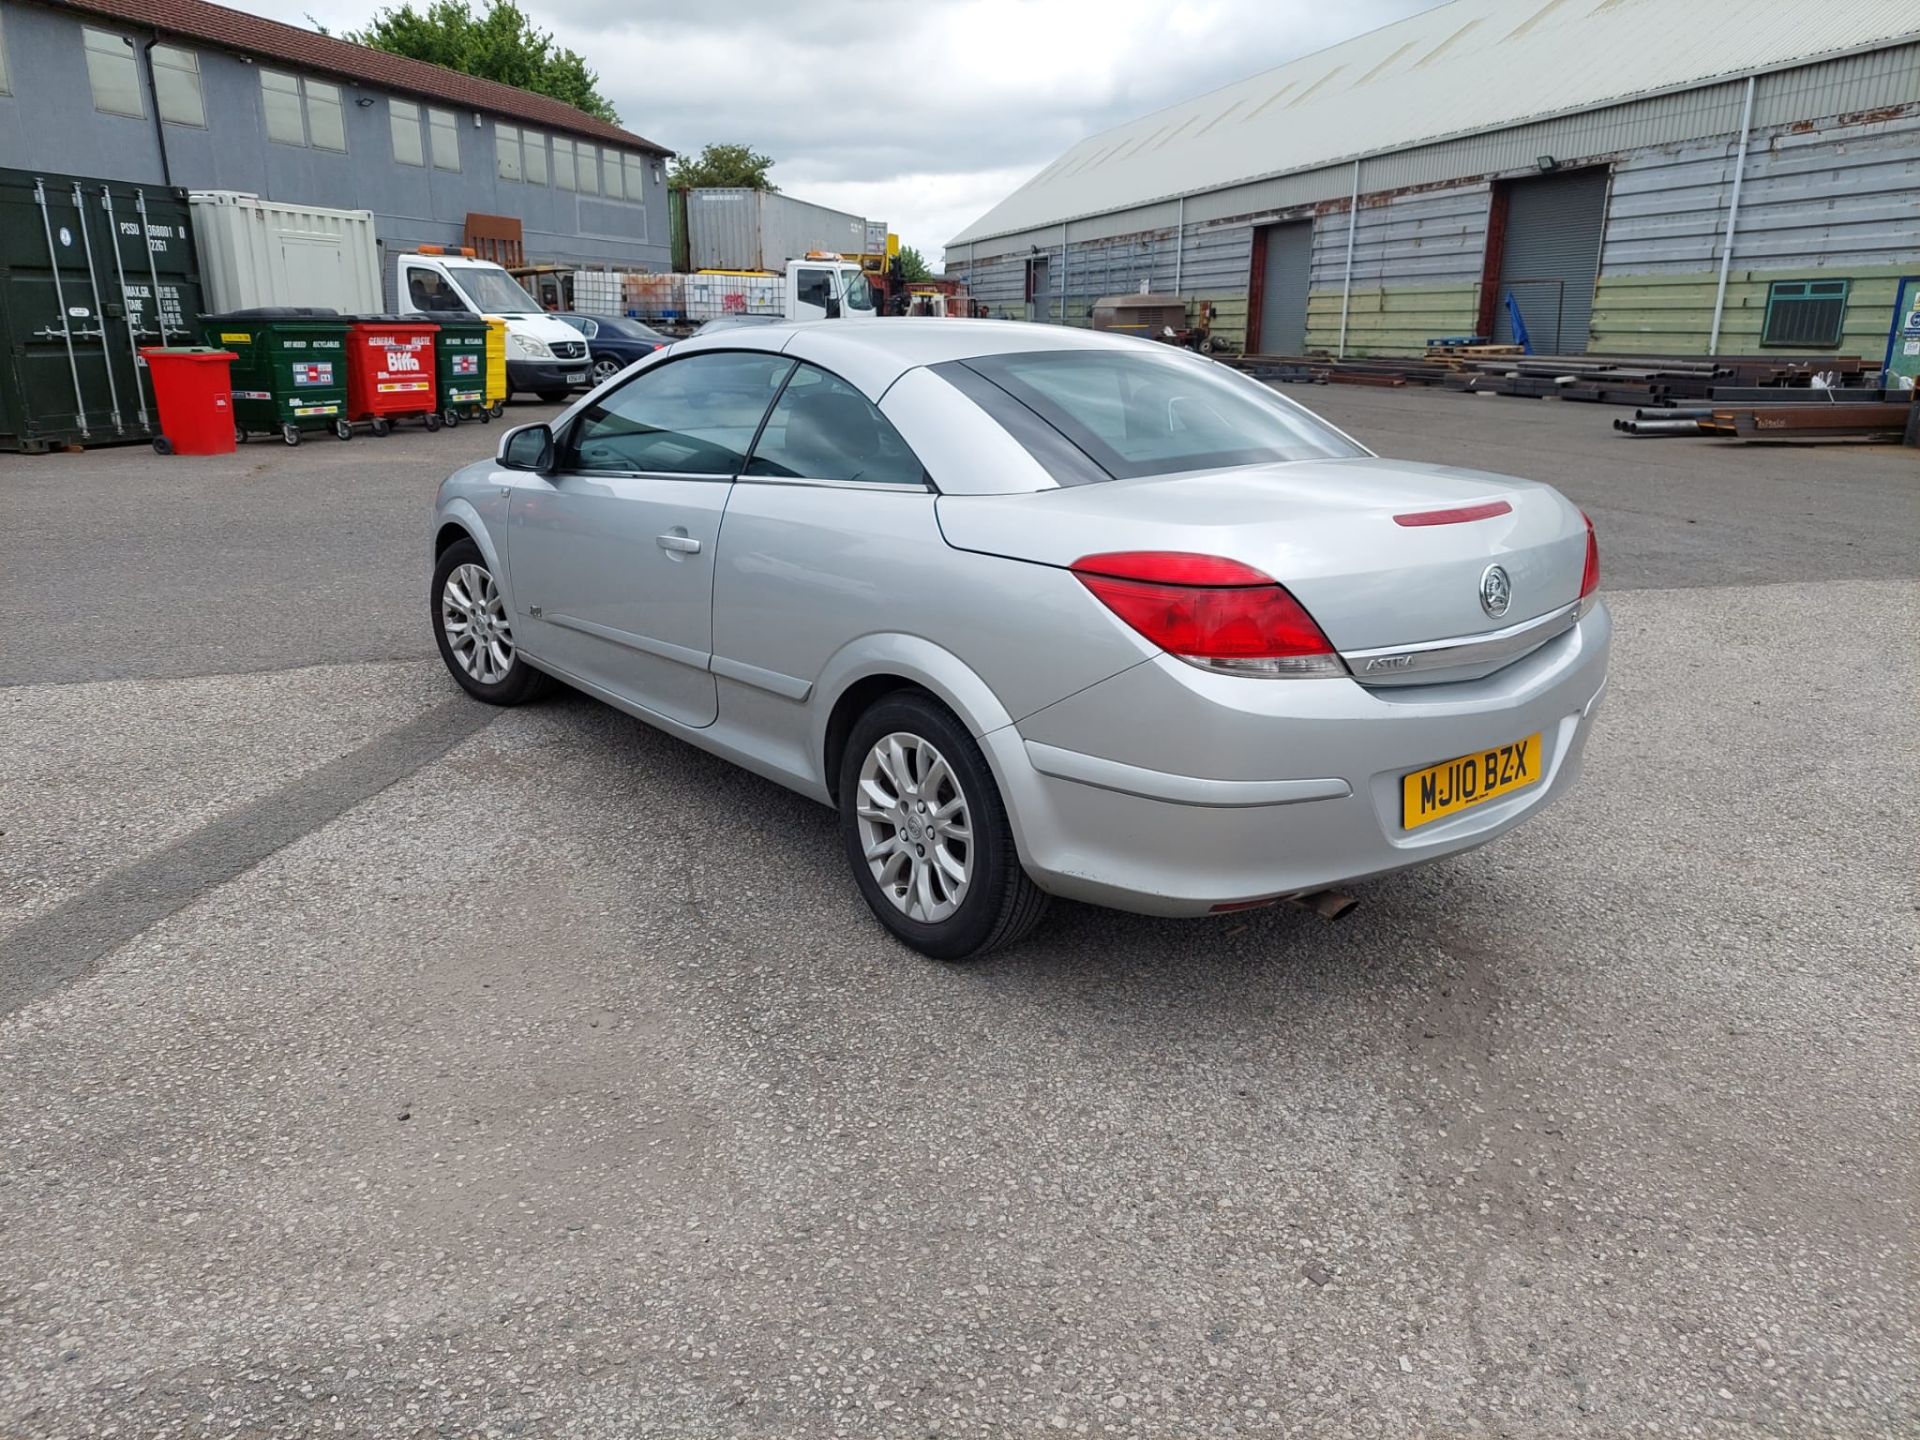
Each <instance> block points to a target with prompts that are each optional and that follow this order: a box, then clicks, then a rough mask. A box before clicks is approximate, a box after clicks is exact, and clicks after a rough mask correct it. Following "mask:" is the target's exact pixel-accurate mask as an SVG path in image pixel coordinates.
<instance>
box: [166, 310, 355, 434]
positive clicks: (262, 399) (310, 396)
mask: <svg viewBox="0 0 1920 1440" xmlns="http://www.w3.org/2000/svg"><path fill="white" fill-rule="evenodd" d="M351 318H352V317H350V316H344V315H339V314H336V313H335V312H333V311H331V310H314V309H295V308H289V307H283V306H281V307H267V308H263V309H258V310H234V311H230V312H228V313H227V314H225V315H202V316H201V317H200V324H201V326H202V328H203V329H204V331H205V333H206V337H207V343H208V344H209V345H213V346H217V347H219V348H220V349H223V350H230V351H232V352H233V355H234V361H233V372H232V375H233V428H234V434H235V437H236V438H237V439H240V440H245V439H246V438H247V437H248V435H272V434H276V433H277V434H278V435H279V436H280V438H281V439H282V440H284V441H286V442H287V444H289V445H298V444H299V443H300V436H301V434H302V433H303V432H305V431H308V430H331V431H332V432H333V433H334V434H335V435H337V436H339V437H340V439H342V440H351V439H352V438H353V426H352V424H350V423H349V422H348V420H347V324H348V321H349V320H350V319H351Z"/></svg>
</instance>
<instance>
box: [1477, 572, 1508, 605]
mask: <svg viewBox="0 0 1920 1440" xmlns="http://www.w3.org/2000/svg"><path fill="white" fill-rule="evenodd" d="M1512 603H1513V581H1511V580H1509V579H1508V578H1507V572H1506V571H1505V570H1502V569H1501V568H1500V567H1499V566H1498V565H1489V566H1487V571H1486V574H1484V575H1482V576H1481V577H1480V608H1481V609H1482V610H1484V611H1486V612H1487V614H1489V615H1493V616H1500V615H1504V614H1506V613H1507V606H1509V605H1511V604H1512Z"/></svg>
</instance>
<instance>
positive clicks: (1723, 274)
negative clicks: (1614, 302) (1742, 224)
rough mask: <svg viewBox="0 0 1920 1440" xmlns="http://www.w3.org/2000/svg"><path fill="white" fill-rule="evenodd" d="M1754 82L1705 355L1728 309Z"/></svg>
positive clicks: (1715, 349)
mask: <svg viewBox="0 0 1920 1440" xmlns="http://www.w3.org/2000/svg"><path fill="white" fill-rule="evenodd" d="M1753 80H1754V77H1753V76H1751V75H1749V76H1747V103H1746V105H1745V106H1744V107H1743V108H1742V110H1741V113H1740V154H1739V156H1738V158H1736V159H1735V160H1734V162H1733V195H1732V197H1731V198H1729V199H1728V201H1727V240H1726V244H1725V246H1724V247H1723V248H1722V249H1721V251H1720V285H1719V288H1718V289H1716V290H1715V291H1714V292H1713V333H1712V334H1711V335H1709V336H1708V337H1707V354H1709V355H1717V354H1719V353H1720V317H1721V315H1722V314H1724V313H1725V311H1726V308H1727V271H1729V270H1730V269H1732V268H1733V227H1734V226H1735V225H1737V224H1738V223H1739V221H1740V182H1741V181H1743V180H1745V179H1746V177H1747V141H1748V138H1749V137H1750V136H1751V135H1752V133H1753Z"/></svg>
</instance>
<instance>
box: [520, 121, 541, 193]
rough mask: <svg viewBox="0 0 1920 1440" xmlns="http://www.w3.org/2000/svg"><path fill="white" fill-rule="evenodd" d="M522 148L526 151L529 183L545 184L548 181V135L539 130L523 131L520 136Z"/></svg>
mask: <svg viewBox="0 0 1920 1440" xmlns="http://www.w3.org/2000/svg"><path fill="white" fill-rule="evenodd" d="M520 146H521V149H522V150H524V151H525V152H526V172H527V183H528V184H529V185H544V184H546V183H547V137H546V136H544V135H542V134H540V132H539V131H537V130H527V131H523V132H522V133H521V136H520Z"/></svg>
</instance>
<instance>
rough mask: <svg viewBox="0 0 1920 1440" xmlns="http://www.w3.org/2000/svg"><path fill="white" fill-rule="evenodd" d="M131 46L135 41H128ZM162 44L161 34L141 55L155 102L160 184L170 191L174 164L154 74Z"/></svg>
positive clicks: (155, 36)
mask: <svg viewBox="0 0 1920 1440" xmlns="http://www.w3.org/2000/svg"><path fill="white" fill-rule="evenodd" d="M127 43H128V44H129V45H131V44H133V41H131V40H129V41H127ZM159 43H160V34H159V32H158V31H155V32H154V36H153V38H152V39H151V40H149V41H147V43H146V44H144V45H142V46H141V47H140V54H141V56H142V58H144V59H145V60H146V62H147V64H146V70H147V94H148V96H149V97H150V98H151V100H152V102H153V136H154V140H155V141H156V142H157V143H158V144H159V146H160V183H161V184H162V185H165V186H166V187H167V188H168V189H169V190H171V189H172V188H173V164H172V162H171V161H169V160H168V159H167V122H166V121H164V120H162V119H161V118H160V81H159V79H158V77H156V76H155V75H154V73H153V47H154V46H156V45H158V44H159Z"/></svg>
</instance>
